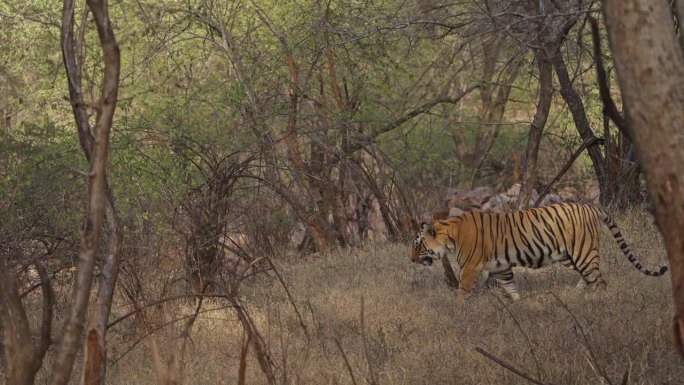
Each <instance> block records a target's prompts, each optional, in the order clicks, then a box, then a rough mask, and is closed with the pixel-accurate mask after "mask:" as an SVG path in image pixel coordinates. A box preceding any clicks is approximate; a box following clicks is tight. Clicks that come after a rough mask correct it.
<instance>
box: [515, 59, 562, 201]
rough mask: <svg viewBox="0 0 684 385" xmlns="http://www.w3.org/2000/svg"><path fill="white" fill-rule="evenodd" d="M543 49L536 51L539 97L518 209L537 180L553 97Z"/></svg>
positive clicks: (526, 151)
mask: <svg viewBox="0 0 684 385" xmlns="http://www.w3.org/2000/svg"><path fill="white" fill-rule="evenodd" d="M547 55H548V54H547V53H546V52H545V50H544V49H541V48H540V49H538V50H537V52H536V57H537V67H538V68H539V99H538V101H537V112H536V113H535V114H534V119H533V120H532V123H531V124H530V133H529V135H528V137H527V148H526V149H525V162H524V166H523V183H522V189H521V191H520V198H519V199H520V200H519V201H518V208H519V209H526V208H528V207H529V205H530V198H531V197H532V190H533V189H534V184H535V182H536V181H537V155H538V154H539V143H540V142H541V137H542V133H543V132H544V126H545V125H546V120H547V119H548V117H549V110H550V109H551V100H552V99H553V76H552V75H553V66H552V64H551V60H550V58H549V57H548V56H547Z"/></svg>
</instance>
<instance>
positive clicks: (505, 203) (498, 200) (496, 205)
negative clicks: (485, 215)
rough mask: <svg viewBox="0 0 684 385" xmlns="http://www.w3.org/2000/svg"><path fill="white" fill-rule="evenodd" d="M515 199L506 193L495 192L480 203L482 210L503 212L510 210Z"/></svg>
mask: <svg viewBox="0 0 684 385" xmlns="http://www.w3.org/2000/svg"><path fill="white" fill-rule="evenodd" d="M515 201H516V199H514V198H511V197H510V196H508V195H507V194H496V195H494V196H493V197H491V198H490V199H489V200H488V201H487V202H486V203H485V204H483V205H482V211H485V212H492V213H505V212H508V211H511V209H512V207H513V205H514V204H515Z"/></svg>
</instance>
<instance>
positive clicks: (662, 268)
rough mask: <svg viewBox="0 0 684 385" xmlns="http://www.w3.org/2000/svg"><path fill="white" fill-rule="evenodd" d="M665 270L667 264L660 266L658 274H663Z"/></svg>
mask: <svg viewBox="0 0 684 385" xmlns="http://www.w3.org/2000/svg"><path fill="white" fill-rule="evenodd" d="M666 271H667V266H662V267H661V268H660V271H659V272H658V275H663V274H665V272H666Z"/></svg>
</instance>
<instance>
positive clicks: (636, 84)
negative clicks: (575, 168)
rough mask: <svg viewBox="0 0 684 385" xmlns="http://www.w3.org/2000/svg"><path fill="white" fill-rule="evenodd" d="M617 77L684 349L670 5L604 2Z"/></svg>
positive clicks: (683, 219)
mask: <svg viewBox="0 0 684 385" xmlns="http://www.w3.org/2000/svg"><path fill="white" fill-rule="evenodd" d="M604 13H605V17H606V24H607V26H608V35H609V38H610V43H611V46H612V49H613V54H614V57H615V67H616V69H617V75H618V80H619V82H620V86H621V88H622V96H623V102H624V104H625V107H626V111H627V114H626V115H627V124H628V125H629V126H630V128H631V129H632V131H633V133H634V144H635V145H636V147H637V152H638V156H639V160H640V161H641V165H642V168H643V171H644V175H645V177H646V182H647V185H648V189H649V191H650V193H651V197H652V199H653V203H654V205H655V216H656V220H657V223H658V227H659V228H660V231H661V233H662V235H663V239H664V241H665V247H666V249H667V254H668V257H669V259H670V268H671V269H672V274H671V279H672V293H673V296H674V304H675V319H674V337H675V338H674V342H675V346H677V348H678V350H679V352H680V354H682V352H683V347H684V233H682V229H683V228H684V205H682V202H683V201H684V173H682V170H684V151H682V148H684V88H682V84H684V57H683V55H682V48H681V46H680V45H679V41H678V40H677V36H676V33H675V28H674V23H673V19H672V14H671V10H670V8H669V6H668V3H667V2H664V1H663V2H654V1H650V0H605V1H604Z"/></svg>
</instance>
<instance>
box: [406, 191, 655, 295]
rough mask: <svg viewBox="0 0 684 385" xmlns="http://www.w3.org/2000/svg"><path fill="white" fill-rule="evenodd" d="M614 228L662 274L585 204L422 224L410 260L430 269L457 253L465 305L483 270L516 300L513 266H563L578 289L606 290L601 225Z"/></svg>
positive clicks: (479, 214)
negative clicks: (574, 276)
mask: <svg viewBox="0 0 684 385" xmlns="http://www.w3.org/2000/svg"><path fill="white" fill-rule="evenodd" d="M599 221H600V222H603V223H604V224H605V225H606V226H607V227H608V229H610V231H611V233H612V234H613V237H614V238H615V241H616V242H617V244H618V246H619V247H620V249H621V250H622V252H623V253H624V254H625V256H626V257H627V259H628V260H629V261H630V262H631V263H632V265H634V267H635V268H637V269H638V270H639V271H641V272H642V273H644V274H646V275H649V276H654V277H657V276H661V275H663V274H665V272H666V271H667V266H661V267H660V269H659V270H658V271H651V270H647V269H645V268H644V267H643V266H642V265H641V263H640V262H639V261H638V260H637V258H636V257H635V256H634V254H633V253H632V250H631V249H630V247H629V246H628V245H627V243H626V242H625V240H624V238H623V237H622V234H621V233H620V229H618V227H617V225H616V224H615V222H614V221H613V219H612V218H611V216H610V215H609V214H608V213H606V211H604V210H603V209H601V208H599V207H596V206H593V205H587V204H578V203H560V204H554V205H550V206H545V207H538V208H532V209H527V210H520V211H513V212H508V213H484V212H480V211H472V212H466V213H464V214H461V215H459V216H457V217H453V218H449V219H446V220H441V221H437V222H436V223H435V224H434V225H430V224H428V223H425V222H423V223H421V225H420V231H419V232H418V234H417V235H416V238H415V240H414V241H413V245H412V250H411V261H412V262H416V263H420V264H423V265H431V264H432V262H433V260H435V259H441V258H443V257H446V255H447V253H453V254H455V255H456V263H457V264H458V266H459V267H460V274H459V276H460V278H459V285H458V298H459V300H460V301H461V302H463V301H464V299H465V297H466V296H467V294H468V293H469V292H470V291H471V290H472V288H473V286H474V285H475V283H476V281H477V279H478V278H479V276H480V274H481V273H482V271H483V270H485V271H488V272H489V275H490V276H493V277H494V278H495V279H496V281H497V282H498V283H499V285H500V286H501V287H503V289H504V291H505V293H506V294H507V296H508V297H509V298H510V299H511V300H513V301H517V300H519V299H520V294H519V293H518V289H517V288H516V286H515V283H514V282H513V271H512V270H511V269H512V268H513V267H514V266H523V267H529V268H533V269H537V268H540V267H542V266H547V265H549V264H552V263H556V262H560V263H561V264H563V265H564V266H566V267H568V268H571V269H574V270H576V271H578V272H579V274H580V275H581V278H580V280H579V282H578V284H577V287H578V288H580V289H584V288H588V287H589V288H592V289H593V290H596V289H597V288H605V287H606V282H605V281H604V280H603V278H602V277H601V271H600V270H599V241H600V231H599V230H600V225H599Z"/></svg>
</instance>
